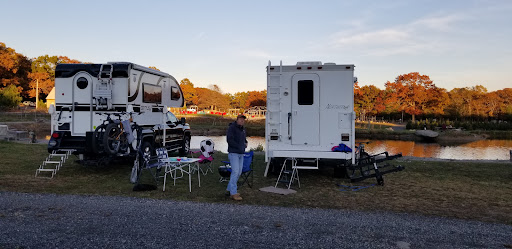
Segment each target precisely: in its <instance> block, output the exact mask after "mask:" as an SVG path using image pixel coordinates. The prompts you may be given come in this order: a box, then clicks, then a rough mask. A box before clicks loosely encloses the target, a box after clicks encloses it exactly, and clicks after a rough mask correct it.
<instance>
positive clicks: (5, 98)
mask: <svg viewBox="0 0 512 249" xmlns="http://www.w3.org/2000/svg"><path fill="white" fill-rule="evenodd" d="M21 100H22V98H21V96H20V91H19V89H18V88H17V87H16V86H15V85H14V84H11V85H8V86H7V87H4V88H3V89H0V106H5V107H16V106H18V105H19V104H20V103H21Z"/></svg>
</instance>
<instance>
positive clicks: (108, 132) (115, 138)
mask: <svg viewBox="0 0 512 249" xmlns="http://www.w3.org/2000/svg"><path fill="white" fill-rule="evenodd" d="M120 136H121V129H120V128H119V125H118V124H115V123H111V124H108V125H107V127H106V128H105V133H104V135H103V148H104V150H105V152H106V153H108V154H111V155H115V154H117V152H118V151H119V147H120V145H121V137H120Z"/></svg>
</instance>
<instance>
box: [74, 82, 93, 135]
mask: <svg viewBox="0 0 512 249" xmlns="http://www.w3.org/2000/svg"><path fill="white" fill-rule="evenodd" d="M92 91H93V79H92V77H91V75H89V74H88V73H86V72H80V73H77V74H76V75H75V76H74V77H73V95H72V102H71V103H72V105H73V108H72V114H71V117H72V122H71V133H72V134H73V135H74V136H76V135H80V136H85V132H86V131H89V130H90V127H92V123H91V122H92V118H91V116H92V112H91V111H90V110H91V106H92Z"/></svg>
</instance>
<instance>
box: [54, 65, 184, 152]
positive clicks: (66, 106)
mask: <svg viewBox="0 0 512 249" xmlns="http://www.w3.org/2000/svg"><path fill="white" fill-rule="evenodd" d="M183 103H184V99H183V93H182V91H181V88H180V86H179V84H178V82H177V81H176V79H175V78H174V77H172V76H171V75H169V74H167V73H164V72H160V71H158V70H153V69H150V68H147V67H143V66H139V65H137V64H134V63H129V62H109V63H106V64H59V65H57V67H56V69H55V106H50V109H49V112H50V114H51V116H52V118H51V122H52V123H51V127H52V136H51V138H50V141H49V143H48V151H49V152H50V153H52V152H53V153H55V151H59V150H61V151H62V150H73V151H74V153H75V154H77V155H79V158H80V159H84V156H85V158H98V157H105V156H108V157H116V156H126V155H135V154H136V153H135V152H136V150H137V149H138V148H137V147H140V146H141V145H143V146H145V147H147V148H149V149H153V148H155V147H162V146H164V147H166V148H167V149H168V150H169V151H178V150H179V151H180V152H182V153H187V152H188V149H189V148H190V128H189V126H188V124H186V122H185V120H184V118H182V119H181V120H178V119H177V118H176V117H175V116H174V115H173V114H172V113H170V112H168V107H182V106H183ZM125 133H126V134H125ZM106 136H110V137H109V138H107V137H106ZM109 139H110V140H109ZM123 139H124V140H127V141H123ZM127 145H129V146H127Z"/></svg>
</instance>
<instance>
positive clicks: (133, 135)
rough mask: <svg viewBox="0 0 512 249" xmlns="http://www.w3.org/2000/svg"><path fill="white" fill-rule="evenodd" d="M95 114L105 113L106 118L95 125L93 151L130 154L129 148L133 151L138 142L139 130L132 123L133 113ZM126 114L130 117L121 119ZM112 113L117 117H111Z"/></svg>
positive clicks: (135, 124)
mask: <svg viewBox="0 0 512 249" xmlns="http://www.w3.org/2000/svg"><path fill="white" fill-rule="evenodd" d="M96 114H98V115H106V116H107V118H106V119H105V120H104V121H103V123H102V124H101V125H99V126H98V127H96V129H95V130H94V135H93V137H94V141H93V150H94V152H96V153H101V152H104V153H107V154H110V155H116V154H117V153H119V152H121V153H124V154H130V153H131V149H133V151H136V150H137V148H138V142H139V141H138V140H139V139H138V138H139V137H140V136H139V135H140V134H139V132H140V131H141V129H140V127H139V126H138V125H137V123H132V120H133V119H132V114H133V113H128V112H117V113H112V112H110V113H96ZM127 114H128V115H129V116H130V117H129V118H128V119H126V120H122V117H123V116H124V115H127ZM137 114H140V113H137ZM112 115H113V116H117V119H112V118H111V116H112ZM130 145H131V146H130ZM130 147H131V149H130Z"/></svg>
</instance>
